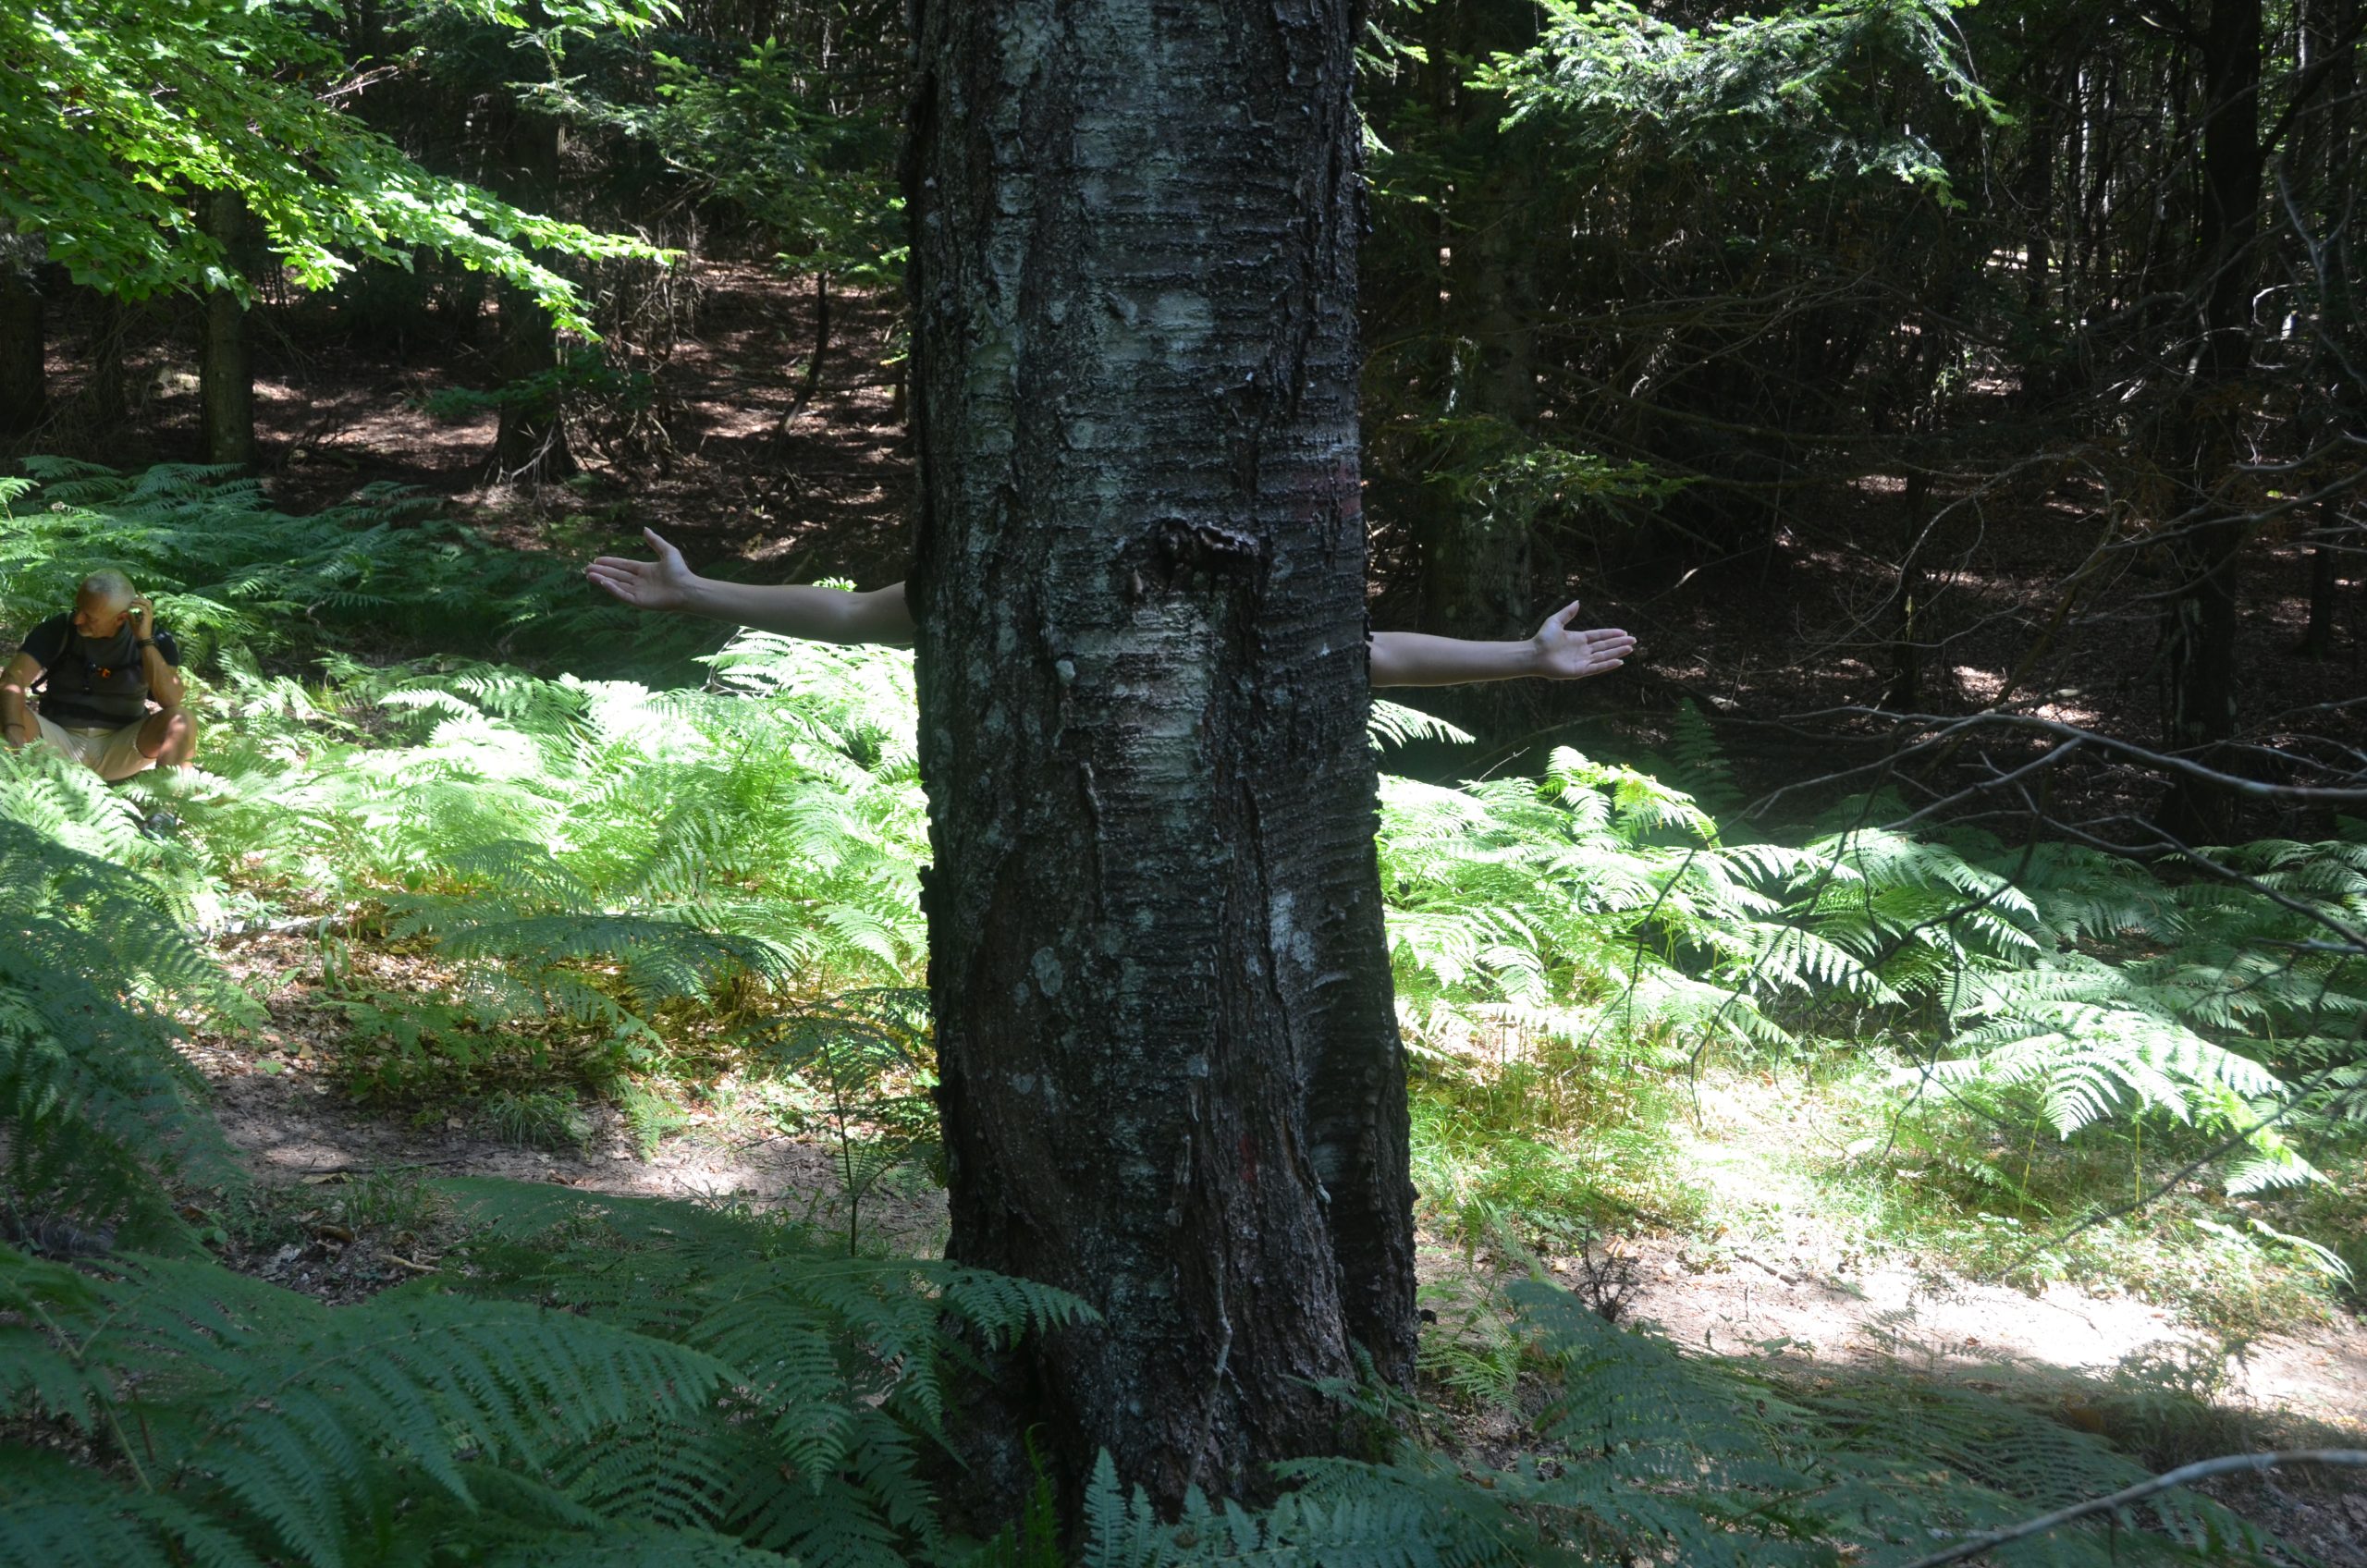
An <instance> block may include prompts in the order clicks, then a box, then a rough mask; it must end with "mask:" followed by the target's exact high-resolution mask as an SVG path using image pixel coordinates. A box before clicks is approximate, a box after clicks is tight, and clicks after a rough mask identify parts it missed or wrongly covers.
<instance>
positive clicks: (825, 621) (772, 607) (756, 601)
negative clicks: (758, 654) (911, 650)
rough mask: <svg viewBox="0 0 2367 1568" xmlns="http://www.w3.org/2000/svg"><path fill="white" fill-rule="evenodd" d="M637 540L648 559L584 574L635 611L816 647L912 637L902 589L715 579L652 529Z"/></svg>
mask: <svg viewBox="0 0 2367 1568" xmlns="http://www.w3.org/2000/svg"><path fill="white" fill-rule="evenodd" d="M641 532H642V537H644V538H645V539H647V540H648V541H649V545H650V548H652V549H654V550H656V552H657V558H656V560H654V561H636V560H628V559H626V558H625V557H621V556H602V557H600V558H599V559H597V560H595V561H594V562H593V563H592V564H591V565H590V566H588V567H586V568H584V569H583V575H584V576H585V577H586V578H588V579H590V580H591V581H592V582H594V583H595V584H597V585H598V586H599V587H602V588H605V589H607V591H608V592H609V593H611V594H615V595H616V596H617V597H618V598H619V599H621V600H623V601H624V602H625V603H626V604H628V605H631V606H633V607H634V608H636V609H644V610H679V611H681V612H682V613H684V614H686V615H696V616H705V617H706V618H708V619H712V620H728V621H731V622H733V623H734V624H736V625H740V626H753V627H754V628H755V629H756V630H757V631H778V632H780V633H781V634H783V635H784V636H789V637H810V638H813V639H814V640H815V641H816V642H820V643H894V644H897V645H900V646H901V645H902V644H904V643H910V642H911V641H912V640H913V613H912V611H911V610H910V609H908V608H907V607H906V606H905V604H904V585H903V584H902V583H901V582H891V583H889V585H888V586H887V587H885V588H877V589H874V590H872V591H871V592H870V593H867V594H845V593H841V592H840V591H839V590H838V589H835V588H804V587H798V586H794V585H791V584H764V583H754V582H717V581H716V580H715V579H713V578H711V577H701V576H700V575H698V573H696V572H694V571H693V570H691V569H690V567H689V565H688V564H686V563H685V562H684V561H683V559H682V552H681V551H680V550H678V549H676V548H674V546H673V545H669V544H668V543H667V542H666V541H665V540H663V539H661V538H659V537H658V536H657V534H656V533H655V532H653V531H652V530H650V529H646V528H644V529H643V530H642V531H641Z"/></svg>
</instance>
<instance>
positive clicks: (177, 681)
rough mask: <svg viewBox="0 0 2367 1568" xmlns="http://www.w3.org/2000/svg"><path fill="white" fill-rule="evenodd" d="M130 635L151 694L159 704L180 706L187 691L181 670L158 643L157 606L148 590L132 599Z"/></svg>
mask: <svg viewBox="0 0 2367 1568" xmlns="http://www.w3.org/2000/svg"><path fill="white" fill-rule="evenodd" d="M131 638H132V641H133V643H136V644H137V645H138V647H139V649H140V673H141V678H142V679H144V680H146V681H147V682H148V694H149V695H150V696H152V697H153V698H155V699H156V705H157V706H159V707H166V708H177V707H178V706H180V705H181V699H182V698H183V697H184V696H185V695H187V692H184V691H183V690H182V688H181V672H180V671H179V670H178V669H175V668H173V661H172V660H170V659H168V658H166V656H165V650H164V649H162V648H160V647H158V646H157V645H156V606H154V605H153V604H150V603H149V602H148V596H147V595H146V594H140V595H138V596H136V597H135V598H133V600H132V601H131Z"/></svg>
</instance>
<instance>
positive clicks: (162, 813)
mask: <svg viewBox="0 0 2367 1568" xmlns="http://www.w3.org/2000/svg"><path fill="white" fill-rule="evenodd" d="M180 827H181V819H180V818H179V817H178V816H175V815H173V814H172V813H171V812H168V811H166V809H165V808H164V807H162V806H158V807H157V808H156V809H155V810H154V811H152V812H150V813H149V814H148V815H146V816H143V817H141V819H140V831H141V833H143V834H145V835H146V836H147V837H149V838H151V839H169V838H171V837H172V836H173V835H174V834H176V833H178V832H179V831H180Z"/></svg>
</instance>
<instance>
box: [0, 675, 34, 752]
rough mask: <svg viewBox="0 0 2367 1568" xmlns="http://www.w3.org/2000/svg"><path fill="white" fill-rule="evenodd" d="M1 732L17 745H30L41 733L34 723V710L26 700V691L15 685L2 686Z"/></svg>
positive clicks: (0, 704)
mask: <svg viewBox="0 0 2367 1568" xmlns="http://www.w3.org/2000/svg"><path fill="white" fill-rule="evenodd" d="M0 734H5V735H6V737H7V739H8V743H9V744H11V745H16V746H23V745H30V744H31V742H32V741H33V740H34V738H35V737H37V736H39V735H40V734H41V728H40V726H38V725H36V724H34V723H33V711H32V709H31V706H30V705H28V704H26V702H25V694H24V692H20V691H18V689H17V688H16V687H14V686H0Z"/></svg>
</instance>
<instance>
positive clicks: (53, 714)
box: [23, 615, 181, 729]
mask: <svg viewBox="0 0 2367 1568" xmlns="http://www.w3.org/2000/svg"><path fill="white" fill-rule="evenodd" d="M152 635H153V636H154V638H155V639H156V651H157V652H158V653H160V654H162V655H165V662H166V664H169V665H174V666H178V665H179V663H180V662H181V651H180V649H179V647H178V646H177V645H176V644H175V643H174V642H173V634H172V633H171V632H169V631H166V630H165V629H164V628H163V627H161V626H160V627H157V628H156V629H155V631H154V632H153V633H152ZM23 651H24V653H25V654H26V655H27V656H29V657H30V658H31V660H32V661H33V662H34V663H35V664H37V665H39V666H41V667H42V668H43V670H44V671H45V672H47V673H46V679H45V680H44V681H43V688H42V693H41V716H42V717H43V718H46V719H48V720H49V721H50V722H51V723H52V724H63V725H65V726H67V728H68V729H99V728H101V727H105V728H109V729H119V728H121V727H122V726H124V725H127V724H130V723H133V722H134V721H136V720H138V719H141V718H144V717H147V715H148V676H147V672H146V670H145V668H144V665H143V661H142V659H141V653H140V648H139V646H138V644H137V643H135V642H134V641H133V640H132V635H131V621H130V619H129V618H128V617H127V618H126V619H125V620H124V623H123V630H121V631H117V633H116V634H115V635H114V636H112V637H106V638H92V637H85V636H83V635H82V634H81V633H80V632H79V631H75V630H74V618H73V617H72V616H71V615H54V616H51V617H50V618H49V619H47V620H44V621H43V622H42V623H41V624H40V625H39V626H36V627H34V628H33V629H32V631H30V632H28V633H26V635H25V645H24V650H23Z"/></svg>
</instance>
